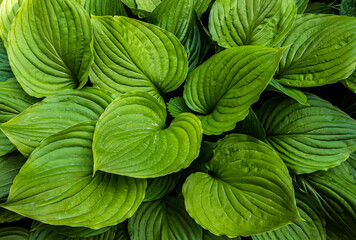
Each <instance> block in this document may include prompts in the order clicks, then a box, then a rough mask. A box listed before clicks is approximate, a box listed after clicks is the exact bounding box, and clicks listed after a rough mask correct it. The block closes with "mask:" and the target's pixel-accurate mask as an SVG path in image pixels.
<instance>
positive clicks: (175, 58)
mask: <svg viewBox="0 0 356 240" xmlns="http://www.w3.org/2000/svg"><path fill="white" fill-rule="evenodd" d="M92 23H93V27H94V50H95V52H94V55H95V60H94V64H93V66H92V70H91V72H90V80H91V81H92V83H93V85H94V86H96V87H100V88H104V89H107V90H109V91H112V92H119V93H126V92H130V91H134V90H138V91H145V92H150V93H152V95H155V96H158V95H160V94H161V93H167V92H171V91H173V90H175V89H177V88H178V87H179V86H180V85H181V84H182V83H183V82H184V80H185V78H186V76H187V72H188V60H187V56H186V53H185V52H184V48H183V46H182V44H181V43H180V42H179V40H178V39H177V38H176V37H175V36H174V35H173V34H171V33H169V32H168V31H166V30H163V29H161V28H159V27H157V26H154V25H151V24H148V23H144V22H141V21H138V20H135V19H131V18H127V17H121V16H120V17H93V18H92Z"/></svg>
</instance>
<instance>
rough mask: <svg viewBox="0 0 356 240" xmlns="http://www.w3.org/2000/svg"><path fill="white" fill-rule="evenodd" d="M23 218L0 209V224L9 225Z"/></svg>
mask: <svg viewBox="0 0 356 240" xmlns="http://www.w3.org/2000/svg"><path fill="white" fill-rule="evenodd" d="M23 218H24V217H23V216H21V215H19V214H17V213H14V212H11V211H9V210H6V209H4V208H1V207H0V223H11V222H15V221H19V220H21V219H23Z"/></svg>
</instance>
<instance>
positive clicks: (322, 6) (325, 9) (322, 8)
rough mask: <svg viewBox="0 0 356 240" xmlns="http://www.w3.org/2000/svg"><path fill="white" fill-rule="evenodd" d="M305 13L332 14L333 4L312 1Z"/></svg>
mask: <svg viewBox="0 0 356 240" xmlns="http://www.w3.org/2000/svg"><path fill="white" fill-rule="evenodd" d="M304 13H317V14H332V9H331V5H330V4H327V3H325V2H310V3H309V4H308V6H307V8H306V9H305V11H304Z"/></svg>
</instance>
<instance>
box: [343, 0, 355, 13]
mask: <svg viewBox="0 0 356 240" xmlns="http://www.w3.org/2000/svg"><path fill="white" fill-rule="evenodd" d="M340 14H341V15H347V16H354V17H356V1H355V0H342V1H341V9H340Z"/></svg>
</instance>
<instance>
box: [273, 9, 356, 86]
mask: <svg viewBox="0 0 356 240" xmlns="http://www.w3.org/2000/svg"><path fill="white" fill-rule="evenodd" d="M331 32H332V33H333V34H330V33H331ZM280 45H281V46H289V45H291V47H289V48H288V49H287V50H286V51H285V52H284V53H283V58H282V60H281V62H280V65H279V69H278V71H277V73H276V76H275V78H276V80H278V81H279V82H280V83H282V84H284V85H287V86H291V87H316V86H322V85H326V84H330V83H334V82H337V81H339V80H343V79H345V78H347V77H348V76H350V75H351V74H352V73H353V72H354V71H355V66H356V18H353V17H345V16H334V15H323V14H303V15H300V16H299V17H298V18H297V20H296V22H295V24H294V25H293V28H292V30H291V31H290V32H289V34H288V35H287V37H286V38H285V39H284V40H283V41H282V42H281V43H280Z"/></svg>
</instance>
